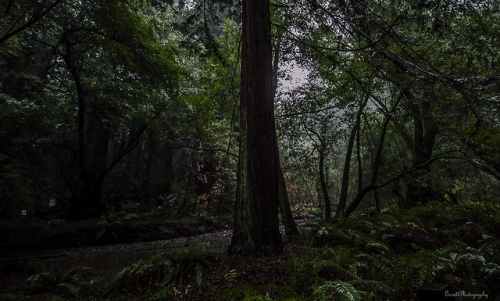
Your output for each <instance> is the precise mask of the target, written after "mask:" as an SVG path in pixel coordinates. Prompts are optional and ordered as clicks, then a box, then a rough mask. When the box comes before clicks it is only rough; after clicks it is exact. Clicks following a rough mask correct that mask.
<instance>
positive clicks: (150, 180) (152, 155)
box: [145, 131, 160, 210]
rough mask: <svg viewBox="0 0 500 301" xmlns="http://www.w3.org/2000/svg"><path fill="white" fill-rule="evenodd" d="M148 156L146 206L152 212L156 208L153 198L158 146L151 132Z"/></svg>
mask: <svg viewBox="0 0 500 301" xmlns="http://www.w3.org/2000/svg"><path fill="white" fill-rule="evenodd" d="M149 136H150V137H149V156H148V177H147V183H146V189H145V190H146V206H147V207H148V210H154V208H156V207H157V206H158V204H157V203H156V202H154V199H155V197H157V195H156V194H157V185H156V181H157V180H158V179H157V176H158V175H157V170H158V152H159V148H160V144H159V143H158V140H157V139H156V138H155V137H154V133H153V131H151V132H150V134H149Z"/></svg>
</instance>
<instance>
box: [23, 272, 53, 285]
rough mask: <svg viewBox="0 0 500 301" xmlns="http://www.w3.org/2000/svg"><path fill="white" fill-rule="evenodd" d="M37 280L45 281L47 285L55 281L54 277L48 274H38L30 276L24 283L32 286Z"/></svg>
mask: <svg viewBox="0 0 500 301" xmlns="http://www.w3.org/2000/svg"><path fill="white" fill-rule="evenodd" d="M39 280H42V281H47V282H49V283H54V282H55V281H56V277H55V276H54V275H52V274H51V273H48V272H44V273H38V274H35V275H31V276H30V277H28V279H26V281H25V283H26V284H27V285H29V286H33V285H35V283H36V282H37V281H39Z"/></svg>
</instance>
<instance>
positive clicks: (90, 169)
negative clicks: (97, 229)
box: [70, 112, 109, 219]
mask: <svg viewBox="0 0 500 301" xmlns="http://www.w3.org/2000/svg"><path fill="white" fill-rule="evenodd" d="M102 119H103V116H101V114H99V113H97V112H93V114H89V122H88V127H87V133H86V138H87V139H86V141H85V146H84V155H83V159H84V162H83V166H81V170H80V172H79V173H78V174H77V179H76V181H75V183H76V184H75V185H74V187H73V206H72V210H71V213H70V218H74V219H81V218H92V217H96V216H98V215H100V214H101V213H102V211H103V210H104V204H102V203H101V197H102V192H103V186H104V179H103V171H104V168H105V164H106V156H107V153H108V143H109V137H108V134H107V130H106V129H104V128H103V124H102V122H101V120H102Z"/></svg>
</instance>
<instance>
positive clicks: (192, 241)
mask: <svg viewBox="0 0 500 301" xmlns="http://www.w3.org/2000/svg"><path fill="white" fill-rule="evenodd" d="M309 221H310V220H309V219H307V218H305V219H296V220H295V222H296V223H297V225H298V226H300V225H305V224H307V223H309ZM228 228H229V229H223V230H216V231H213V232H210V233H204V234H199V235H192V236H182V237H176V238H171V239H161V240H154V241H140V242H131V243H116V244H108V245H95V246H84V247H68V248H49V249H35V248H29V249H28V248H21V249H18V250H16V251H14V250H12V252H9V253H4V254H2V256H1V258H0V293H2V292H4V293H6V292H15V291H19V290H22V288H23V284H24V282H25V281H26V279H27V278H28V277H29V276H30V275H32V274H34V273H37V272H40V271H49V272H50V273H52V274H54V275H58V274H62V273H64V272H65V271H68V270H69V269H71V268H73V267H77V266H87V267H90V268H93V269H94V270H95V271H96V272H98V273H104V274H106V275H108V276H112V275H115V274H116V273H118V272H119V271H120V270H121V269H123V268H124V267H125V266H127V265H129V264H130V263H132V262H135V261H138V260H141V259H148V258H150V257H151V256H153V255H154V254H158V253H162V252H166V251H169V250H172V249H174V248H176V247H182V246H184V247H187V248H189V247H191V246H194V245H196V244H197V243H199V242H208V243H210V249H211V250H212V251H213V252H220V253H223V252H225V251H226V250H227V248H228V247H229V245H230V243H231V237H232V232H233V230H232V229H231V228H232V226H228ZM306 228H307V227H301V229H306ZM284 232H285V230H284V227H283V225H282V224H280V233H281V234H282V235H283V236H284V235H285V234H284Z"/></svg>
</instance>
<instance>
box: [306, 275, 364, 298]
mask: <svg viewBox="0 0 500 301" xmlns="http://www.w3.org/2000/svg"><path fill="white" fill-rule="evenodd" d="M360 292H361V291H358V290H356V288H355V287H354V286H352V285H351V284H349V283H347V282H343V281H340V280H335V281H326V282H325V284H323V285H320V286H318V287H316V288H315V289H314V292H313V297H316V299H317V300H320V299H327V298H328V299H329V298H331V296H332V295H333V294H336V293H338V294H339V297H340V300H341V301H345V300H346V301H362V299H361V298H362V296H363V295H365V294H362V293H360ZM365 293H366V292H365Z"/></svg>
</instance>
